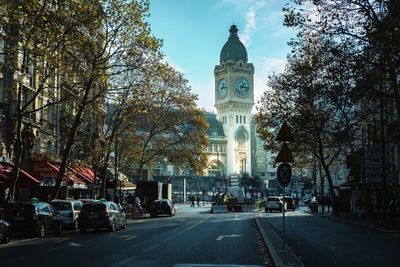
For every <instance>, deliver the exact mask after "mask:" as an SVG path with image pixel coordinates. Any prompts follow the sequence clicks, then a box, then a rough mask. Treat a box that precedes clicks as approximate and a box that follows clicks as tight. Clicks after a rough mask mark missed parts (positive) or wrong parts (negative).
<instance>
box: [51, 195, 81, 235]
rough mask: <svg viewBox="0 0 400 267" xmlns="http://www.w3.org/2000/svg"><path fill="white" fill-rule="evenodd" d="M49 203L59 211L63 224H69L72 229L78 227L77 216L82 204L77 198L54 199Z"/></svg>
mask: <svg viewBox="0 0 400 267" xmlns="http://www.w3.org/2000/svg"><path fill="white" fill-rule="evenodd" d="M51 205H52V206H53V207H54V208H55V209H56V210H57V211H58V212H60V218H61V219H62V221H63V225H64V226H69V227H71V228H72V229H74V230H77V229H78V217H79V213H80V211H81V208H82V206H83V203H82V202H81V201H79V200H70V199H54V200H52V201H51Z"/></svg>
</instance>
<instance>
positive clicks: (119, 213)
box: [78, 201, 128, 232]
mask: <svg viewBox="0 0 400 267" xmlns="http://www.w3.org/2000/svg"><path fill="white" fill-rule="evenodd" d="M127 224H128V223H127V219H126V214H125V212H124V211H123V210H122V209H121V208H120V207H119V206H118V205H117V204H115V203H114V202H111V201H104V202H88V203H86V204H84V205H83V206H82V208H81V212H80V214H79V218H78V226H79V230H80V231H81V232H84V231H86V230H87V229H95V230H97V229H99V228H108V229H109V230H110V231H115V230H116V229H117V228H123V229H125V228H126V227H127Z"/></svg>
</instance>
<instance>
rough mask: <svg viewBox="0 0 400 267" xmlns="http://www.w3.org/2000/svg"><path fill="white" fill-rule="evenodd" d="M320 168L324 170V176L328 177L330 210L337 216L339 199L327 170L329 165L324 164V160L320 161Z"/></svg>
mask: <svg viewBox="0 0 400 267" xmlns="http://www.w3.org/2000/svg"><path fill="white" fill-rule="evenodd" d="M321 164H322V168H323V169H324V171H325V175H326V178H328V184H329V194H330V198H331V203H332V212H333V214H334V215H336V216H338V215H339V213H340V206H339V200H338V198H337V196H336V194H335V190H334V187H333V182H332V176H331V173H330V171H329V166H327V165H326V164H325V162H321Z"/></svg>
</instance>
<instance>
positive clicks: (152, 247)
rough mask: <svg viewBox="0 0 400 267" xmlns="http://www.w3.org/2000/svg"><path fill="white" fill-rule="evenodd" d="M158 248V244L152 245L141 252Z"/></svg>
mask: <svg viewBox="0 0 400 267" xmlns="http://www.w3.org/2000/svg"><path fill="white" fill-rule="evenodd" d="M158 246H160V244H154V245H152V246H150V247H148V248H146V249H143V250H142V251H143V252H149V251H150V250H152V249H155V248H156V247H158Z"/></svg>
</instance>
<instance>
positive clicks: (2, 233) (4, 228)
mask: <svg viewBox="0 0 400 267" xmlns="http://www.w3.org/2000/svg"><path fill="white" fill-rule="evenodd" d="M9 241H10V224H9V223H8V222H6V221H4V220H0V242H1V243H3V244H7V243H8V242H9Z"/></svg>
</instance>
